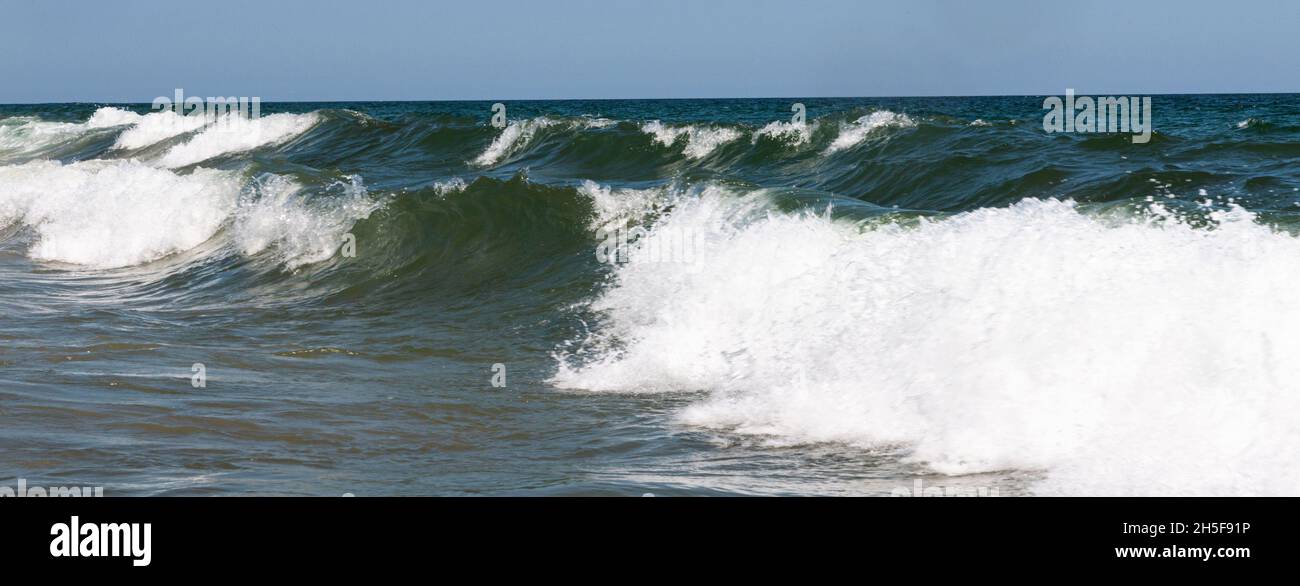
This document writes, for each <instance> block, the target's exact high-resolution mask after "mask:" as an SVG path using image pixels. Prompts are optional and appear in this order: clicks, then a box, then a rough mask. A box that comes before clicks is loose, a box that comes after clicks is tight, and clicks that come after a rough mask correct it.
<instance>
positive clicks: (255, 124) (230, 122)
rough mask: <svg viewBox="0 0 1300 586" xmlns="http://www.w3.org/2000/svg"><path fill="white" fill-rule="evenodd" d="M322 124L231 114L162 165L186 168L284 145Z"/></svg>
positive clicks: (311, 117) (304, 117) (294, 117)
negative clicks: (216, 159) (224, 157)
mask: <svg viewBox="0 0 1300 586" xmlns="http://www.w3.org/2000/svg"><path fill="white" fill-rule="evenodd" d="M319 121H320V116H318V115H317V114H315V113H308V114H287V113H285V114H272V115H270V116H262V117H260V118H247V117H244V116H240V115H234V114H227V115H225V116H222V117H221V118H220V119H218V120H217V121H215V122H213V123H212V125H211V126H209V127H208V128H206V129H205V130H203V131H202V132H200V133H199V134H198V135H196V136H195V137H194V138H191V139H190V140H189V141H188V142H186V143H184V144H180V145H176V146H174V147H172V148H171V149H170V150H168V151H167V154H165V155H163V157H162V159H161V160H160V161H159V164H161V165H162V166H164V167H169V168H176V167H184V166H187V165H193V164H195V163H201V162H203V161H206V160H208V159H212V158H214V157H218V156H221V155H226V154H230V153H240V152H246V151H251V150H254V149H258V148H262V147H265V146H271V145H275V144H280V143H283V142H286V141H288V140H290V139H292V138H294V137H297V136H298V135H300V134H302V133H304V132H306V131H307V130H309V129H310V128H311V127H312V126H314V125H316V123H317V122H319Z"/></svg>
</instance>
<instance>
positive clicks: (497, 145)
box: [474, 118, 556, 167]
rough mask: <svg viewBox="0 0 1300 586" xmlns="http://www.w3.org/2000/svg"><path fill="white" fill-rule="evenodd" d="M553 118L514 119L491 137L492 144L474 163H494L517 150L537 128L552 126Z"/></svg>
mask: <svg viewBox="0 0 1300 586" xmlns="http://www.w3.org/2000/svg"><path fill="white" fill-rule="evenodd" d="M555 124H556V121H555V120H551V119H549V118H530V119H526V120H515V121H513V122H511V123H509V124H507V125H506V127H505V129H503V130H502V131H501V134H498V135H497V137H496V138H494V139H492V144H490V145H488V147H487V149H485V150H484V151H483V153H482V154H480V155H479V156H478V157H476V158H475V159H474V164H475V165H479V166H483V167H486V166H489V165H495V164H497V163H498V162H500V161H501V159H503V158H505V157H506V156H507V155H509V154H511V153H514V152H516V151H518V150H519V149H521V148H523V147H524V145H527V144H528V141H530V140H532V138H533V135H534V134H536V133H537V131H538V130H541V129H543V128H547V127H550V126H554V125H555Z"/></svg>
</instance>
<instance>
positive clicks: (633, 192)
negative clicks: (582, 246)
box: [578, 181, 668, 230]
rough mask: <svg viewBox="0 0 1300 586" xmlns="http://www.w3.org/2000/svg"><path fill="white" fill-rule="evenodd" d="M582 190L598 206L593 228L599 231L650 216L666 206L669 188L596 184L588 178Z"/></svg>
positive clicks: (580, 190) (636, 221)
mask: <svg viewBox="0 0 1300 586" xmlns="http://www.w3.org/2000/svg"><path fill="white" fill-rule="evenodd" d="M578 192H579V193H582V194H583V195H585V196H587V197H588V198H589V199H591V201H592V204H593V207H595V209H596V216H595V217H594V218H592V221H591V224H590V226H589V227H590V228H591V229H592V230H599V229H601V228H605V227H611V225H617V226H619V227H622V226H624V225H628V224H629V223H640V222H641V221H642V220H644V219H645V218H646V216H648V215H650V214H652V213H655V212H658V211H660V210H662V209H663V207H664V205H665V203H666V198H665V194H666V193H668V190H667V189H665V188H650V189H629V188H621V189H613V188H610V187H606V186H603V185H600V184H599V183H596V182H595V181H584V182H583V183H582V185H580V186H579V187H578Z"/></svg>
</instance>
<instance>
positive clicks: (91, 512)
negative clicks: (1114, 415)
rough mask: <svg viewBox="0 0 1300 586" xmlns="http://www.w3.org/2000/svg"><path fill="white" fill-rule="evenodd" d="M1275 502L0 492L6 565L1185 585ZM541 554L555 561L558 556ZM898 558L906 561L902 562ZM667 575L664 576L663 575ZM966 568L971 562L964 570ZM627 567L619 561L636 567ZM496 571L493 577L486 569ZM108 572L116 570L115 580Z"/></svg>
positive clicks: (1264, 541) (1268, 518)
mask: <svg viewBox="0 0 1300 586" xmlns="http://www.w3.org/2000/svg"><path fill="white" fill-rule="evenodd" d="M1293 503H1294V501H1292V500H1289V499H1221V498H1210V499H1201V498H1187V499H1163V498H1152V499H1138V498H1132V499H1130V498H1124V499H1113V498H1041V499H1013V498H1001V499H995V498H990V499H978V498H952V499H943V498H879V499H825V498H809V499H674V498H623V499H580V498H554V499H516V498H508V499H464V498H213V499H203V498H138V499H137V498H0V516H2V517H3V519H4V523H3V525H4V530H3V533H2V534H0V559H2V560H4V562H5V568H6V569H9V570H13V569H17V568H24V567H26V568H30V569H34V570H56V571H57V570H67V571H78V570H91V571H95V572H101V571H106V570H107V571H115V570H121V571H123V572H125V573H127V574H128V575H130V574H133V573H148V574H155V575H167V574H170V573H171V572H172V571H178V572H179V571H186V572H189V573H187V574H183V575H188V576H192V575H193V570H194V569H196V568H203V569H204V575H205V576H207V575H214V574H220V573H223V572H230V573H237V572H238V571H239V568H245V567H249V568H251V567H257V566H265V565H268V564H269V565H277V564H278V565H281V566H283V565H284V564H286V563H290V564H292V565H293V567H295V568H297V569H301V570H306V571H316V572H327V573H328V572H331V571H334V570H336V569H346V568H350V567H356V568H383V567H393V568H412V569H415V568H418V567H426V566H427V564H429V563H431V562H434V561H440V562H446V563H462V562H464V561H465V560H467V559H469V558H468V557H467V556H471V555H472V556H475V558H477V559H484V556H487V557H486V559H485V561H487V562H489V563H491V560H492V559H495V560H497V562H496V565H494V566H492V567H493V568H497V569H500V570H503V571H508V570H510V569H512V568H513V569H516V570H518V569H520V568H521V566H519V564H527V563H528V562H536V563H537V564H543V566H533V565H528V566H525V567H533V568H537V567H551V566H554V565H555V564H556V563H559V561H560V560H564V559H570V558H573V557H574V556H578V557H580V558H582V559H596V558H595V557H593V556H599V559H600V560H601V561H602V563H614V562H618V561H627V562H629V563H630V562H635V561H636V560H641V561H642V562H644V560H645V559H647V556H653V557H654V558H655V559H658V560H660V562H659V563H657V564H652V565H650V566H647V567H645V569H644V570H641V569H636V572H638V573H641V572H645V573H659V572H670V573H671V571H672V570H671V568H673V567H677V566H678V565H679V564H682V563H712V564H717V563H723V561H724V559H720V558H718V555H719V554H721V553H723V552H729V553H730V552H734V553H735V554H738V555H740V556H742V557H738V558H730V557H728V558H725V559H726V560H731V561H729V562H726V563H734V564H737V565H739V566H742V567H743V566H745V565H746V564H751V565H752V564H760V566H755V567H749V568H748V569H749V570H750V571H759V572H760V573H762V572H763V567H764V566H762V565H761V564H765V563H776V564H788V563H792V560H803V561H804V562H806V563H810V564H822V567H819V568H818V569H820V570H826V569H829V568H827V567H824V566H825V565H828V564H830V565H834V564H850V565H857V566H861V565H862V564H890V567H913V568H924V569H925V571H926V572H933V571H936V570H946V571H953V570H958V569H960V568H963V567H965V568H975V567H981V568H991V567H992V568H997V567H1001V568H1017V569H1024V568H1033V567H1048V568H1054V569H1057V570H1059V569H1062V568H1070V569H1071V570H1087V569H1090V568H1100V569H1105V570H1107V571H1111V572H1114V571H1118V572H1121V573H1122V572H1125V571H1143V572H1146V571H1152V570H1154V571H1157V572H1169V573H1171V574H1175V573H1176V574H1184V573H1191V574H1200V573H1203V572H1207V571H1215V572H1227V573H1235V572H1244V571H1253V570H1255V569H1258V568H1261V567H1266V566H1267V567H1283V566H1287V565H1289V564H1290V562H1291V559H1292V556H1293V550H1294V548H1295V546H1294V544H1295V539H1294V534H1293V532H1292V529H1293V527H1294V526H1295V525H1294V522H1295V521H1296V518H1297V513H1295V512H1294V509H1295V507H1293V506H1292V504H1293ZM557 556H558V557H557ZM909 563H910V564H915V565H912V566H906V564H909ZM664 564H669V565H664ZM971 564H974V565H971ZM641 567H643V566H642V565H638V566H635V568H641ZM494 571H495V570H494ZM114 573H116V572H114Z"/></svg>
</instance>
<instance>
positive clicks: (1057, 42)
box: [0, 0, 1300, 103]
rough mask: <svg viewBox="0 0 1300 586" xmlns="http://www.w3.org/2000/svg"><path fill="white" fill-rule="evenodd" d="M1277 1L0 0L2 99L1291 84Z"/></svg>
mask: <svg viewBox="0 0 1300 586" xmlns="http://www.w3.org/2000/svg"><path fill="white" fill-rule="evenodd" d="M1298 25H1300V2H1287V1H1282V0H1235V1H1233V2H1217V1H1208V0H1184V1H1174V0H1164V1H1150V2H1138V1H1133V0H1096V1H1087V0H1084V1H1077V0H1076V1H1065V0H1059V1H1034V0H986V1H960V0H947V1H945V0H897V1H878V2H873V1H868V0H857V1H853V0H806V1H794V0H784V1H780V2H777V1H769V0H659V1H649V0H646V1H633V0H592V1H580V0H567V1H562V0H552V1H547V0H534V1H525V0H487V1H478V2H474V1H464V0H445V1H429V0H425V1H419V0H370V1H359V0H352V1H347V2H344V1H340V0H314V1H309V0H279V1H277V0H262V1H260V2H254V1H247V0H219V1H216V2H207V1H204V2H187V1H180V0H171V1H159V0H152V1H147V2H146V1H136V0H118V1H113V2H102V1H91V0H80V1H73V0H0V102H3V103H15V102H20V103H21V102H66V101H87V102H92V101H93V102H114V101H150V100H152V99H153V97H155V96H158V95H171V93H172V90H173V89H174V88H177V87H180V88H184V89H185V90H186V91H187V93H188V94H189V95H227V96H229V95H240V96H259V97H261V98H262V99H263V100H268V101H276V100H451V99H493V100H496V99H501V100H509V99H513V100H520V99H547V98H666V97H817V96H913V95H984V94H1033V95H1040V94H1060V93H1062V92H1063V91H1064V89H1065V88H1066V87H1072V88H1075V89H1077V90H1078V91H1079V92H1081V93H1096V94H1100V93H1128V94H1136V93H1177V92H1284V91H1285V92H1292V91H1300V75H1297V74H1300V34H1297V32H1296V30H1295V28H1296V27H1297V26H1298Z"/></svg>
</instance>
